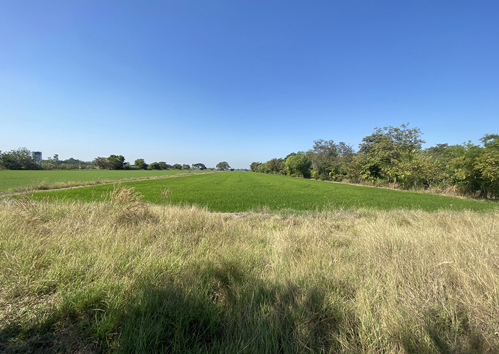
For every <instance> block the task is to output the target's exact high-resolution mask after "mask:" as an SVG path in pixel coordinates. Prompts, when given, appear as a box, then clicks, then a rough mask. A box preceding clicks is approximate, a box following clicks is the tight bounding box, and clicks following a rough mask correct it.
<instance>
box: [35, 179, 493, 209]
mask: <svg viewBox="0 0 499 354" xmlns="http://www.w3.org/2000/svg"><path fill="white" fill-rule="evenodd" d="M122 186H123V187H133V188H135V191H136V192H138V193H140V194H142V195H143V196H144V200H145V201H148V202H151V203H158V204H159V203H167V204H176V205H197V206H201V207H206V208H207V209H208V210H210V211H217V212H244V211H266V210H268V211H270V210H271V211H277V210H281V211H286V210H293V211H307V210H308V211H323V210H333V209H350V208H373V209H378V210H392V209H408V210H411V209H412V210H424V211H436V210H475V211H486V210H492V209H494V208H497V204H496V203H489V202H484V201H476V200H470V199H464V198H454V197H446V196H440V195H431V194H424V193H418V192H409V191H399V190H390V189H382V188H373V187H363V186H354V185H347V184H340V183H331V182H323V181H316V180H309V179H300V178H292V177H286V176H278V175H266V174H259V173H251V172H225V173H216V174H205V175H194V176H186V177H182V178H171V179H156V180H144V181H136V182H124V183H122ZM112 189H113V186H111V185H100V186H90V187H84V188H75V189H67V190H61V191H54V192H43V193H34V194H33V197H34V198H37V199H41V198H47V196H49V198H50V199H69V200H74V199H78V200H82V201H98V200H102V198H103V197H102V196H103V195H104V194H105V193H106V192H109V191H110V190H112ZM165 189H167V190H168V189H169V193H168V194H169V196H168V198H164V196H162V191H164V190H165Z"/></svg>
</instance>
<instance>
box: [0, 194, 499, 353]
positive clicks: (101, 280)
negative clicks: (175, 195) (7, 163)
mask: <svg viewBox="0 0 499 354" xmlns="http://www.w3.org/2000/svg"><path fill="white" fill-rule="evenodd" d="M106 200H107V201H108V202H106V203H78V202H74V203H72V204H68V203H60V202H58V203H48V202H34V201H30V200H21V201H10V202H3V203H2V204H1V205H0V254H1V255H2V256H1V257H0V352H23V351H30V350H31V351H40V352H43V351H45V352H47V353H48V352H58V351H70V352H77V351H79V352H82V353H83V352H84V353H87V352H88V353H91V352H96V351H99V350H100V351H103V352H151V353H155V352H161V351H163V352H222V351H223V352H228V353H229V352H239V353H241V352H243V353H244V352H247V353H265V352H269V353H270V352H285V353H294V352H340V353H341V352H345V353H379V352H384V353H425V352H426V353H476V352H491V353H492V352H498V351H499V333H498V332H499V293H498V292H499V227H498V223H499V221H498V220H497V219H498V213H497V212H496V213H472V212H438V213H426V212H420V211H391V212H374V211H368V210H357V211H335V212H329V213H314V214H310V215H308V216H303V215H302V216H282V215H276V214H270V213H267V214H244V215H243V214H236V215H232V214H222V213H217V214H214V213H209V212H207V211H206V210H202V209H198V208H196V207H192V208H180V207H174V206H152V205H149V204H145V203H143V202H142V201H141V199H140V197H139V196H137V195H135V194H134V193H132V191H130V190H128V191H127V190H123V189H118V190H115V191H114V192H112V193H110V194H109V195H108V196H107V197H106ZM68 333H70V335H68ZM63 338H66V340H63ZM67 338H71V340H68V339H67Z"/></svg>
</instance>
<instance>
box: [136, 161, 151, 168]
mask: <svg viewBox="0 0 499 354" xmlns="http://www.w3.org/2000/svg"><path fill="white" fill-rule="evenodd" d="M147 167H148V164H146V162H145V161H144V159H137V160H135V168H136V169H138V170H146V169H147Z"/></svg>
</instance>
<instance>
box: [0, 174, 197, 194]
mask: <svg viewBox="0 0 499 354" xmlns="http://www.w3.org/2000/svg"><path fill="white" fill-rule="evenodd" d="M200 172H203V171H192V170H191V171H180V170H161V171H145V170H128V171H123V170H122V171H113V170H63V171H0V195H1V194H2V193H3V194H5V193H8V192H13V191H19V190H25V189H34V190H37V189H50V188H64V187H71V186H79V185H86V184H100V183H110V182H118V181H123V180H130V179H142V178H154V177H156V178H158V177H163V176H172V175H176V174H185V173H188V174H192V173H200Z"/></svg>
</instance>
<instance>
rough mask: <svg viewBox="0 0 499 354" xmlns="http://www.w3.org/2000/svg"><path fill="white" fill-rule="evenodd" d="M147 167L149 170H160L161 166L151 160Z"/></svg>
mask: <svg viewBox="0 0 499 354" xmlns="http://www.w3.org/2000/svg"><path fill="white" fill-rule="evenodd" d="M149 169H151V170H161V166H160V164H159V163H158V162H152V163H151V164H150V165H149Z"/></svg>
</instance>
